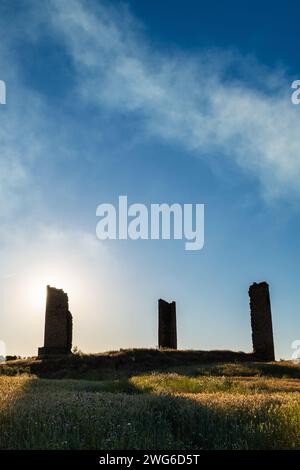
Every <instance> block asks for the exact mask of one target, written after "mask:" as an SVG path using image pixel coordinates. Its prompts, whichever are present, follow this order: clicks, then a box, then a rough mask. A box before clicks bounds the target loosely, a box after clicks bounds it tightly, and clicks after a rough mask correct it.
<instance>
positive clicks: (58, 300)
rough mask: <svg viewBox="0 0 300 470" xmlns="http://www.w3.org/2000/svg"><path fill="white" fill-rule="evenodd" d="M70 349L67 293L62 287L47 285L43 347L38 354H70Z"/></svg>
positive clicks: (70, 331)
mask: <svg viewBox="0 0 300 470" xmlns="http://www.w3.org/2000/svg"><path fill="white" fill-rule="evenodd" d="M71 349H72V315H71V313H70V312H69V302H68V295H67V294H66V293H65V292H64V291H63V290H62V289H56V288H55V287H50V286H47V300H46V315H45V339H44V347H42V348H39V351H38V354H39V356H47V355H52V354H70V353H71Z"/></svg>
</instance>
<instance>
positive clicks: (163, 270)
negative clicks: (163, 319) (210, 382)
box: [0, 0, 300, 358]
mask: <svg viewBox="0 0 300 470" xmlns="http://www.w3.org/2000/svg"><path fill="white" fill-rule="evenodd" d="M241 3H243V4H242V5H241ZM299 13H300V6H299V5H297V3H296V2H293V1H289V2H276V4H275V5H274V2H264V4H263V5H261V2H258V1H251V2H248V1H247V2H246V1H245V2H237V1H228V2H221V1H219V2H214V4H213V5H212V3H211V2H208V1H194V0H189V1H186V2H179V1H174V0H173V1H172V2H171V1H169V0H165V1H164V2H158V1H153V0H152V1H150V0H149V1H148V0H144V1H137V0H136V1H129V2H127V3H123V2H119V1H111V2H102V1H86V2H83V1H79V0H78V1H77V0H68V1H65V0H59V1H58V0H49V1H45V2H43V4H42V5H41V2H38V1H30V0H28V1H16V0H10V1H5V0H1V2H0V18H1V19H0V34H1V41H0V79H2V80H5V82H6V86H7V104H6V105H5V106H0V198H1V208H2V209H1V228H0V238H1V247H0V250H1V260H2V263H1V271H0V276H1V283H0V296H1V299H2V301H1V303H2V307H1V334H0V339H2V340H3V341H4V342H5V343H6V346H7V351H8V353H17V354H23V355H31V354H35V353H36V350H37V347H38V346H41V345H42V342H43V326H44V305H43V302H44V298H43V295H44V286H45V285H46V284H48V283H49V284H52V285H55V286H56V287H61V288H64V289H65V291H67V292H68V293H69V297H70V307H71V311H72V313H73V317H74V343H75V344H76V345H78V347H79V348H80V349H82V350H84V351H87V352H96V351H102V350H108V349H118V348H120V347H142V346H146V347H151V346H156V344H157V332H156V330H157V312H156V308H157V305H156V303H157V299H158V298H159V297H163V298H165V299H166V300H176V301H177V309H178V340H179V347H183V348H194V349H221V348H222V349H227V348H228V349H235V350H246V351H250V350H251V330H250V315H249V306H248V295H247V290H248V287H249V285H250V283H252V282H253V281H261V280H267V281H268V282H269V283H270V289H271V296H272V297H271V301H272V307H273V327H274V336H275V348H276V356H277V358H280V357H285V358H290V357H291V354H292V349H291V343H292V341H294V340H295V339H299V334H300V321H299V312H298V305H299V292H298V291H299V289H298V284H299V281H298V280H299V266H300V256H299V247H298V245H299V233H300V222H299V193H300V185H299V180H300V153H299V152H300V132H299V130H300V129H299V123H300V115H299V113H300V107H297V106H295V105H292V103H291V100H290V96H291V89H290V86H291V83H292V81H293V80H295V79H299V78H300V71H299V67H300V66H299V60H298V50H297V42H298V31H299V27H298V18H299ZM121 194H126V195H127V196H128V199H129V203H134V202H140V203H144V204H151V203H162V202H166V203H169V204H171V203H174V202H178V203H204V204H205V246H204V248H203V250H201V251H199V252H187V251H185V250H184V243H183V242H182V241H107V242H105V243H104V242H101V241H99V240H97V239H96V234H95V229H96V223H97V219H96V216H95V212H96V207H97V205H98V204H100V203H102V202H110V203H117V200H118V196H119V195H121Z"/></svg>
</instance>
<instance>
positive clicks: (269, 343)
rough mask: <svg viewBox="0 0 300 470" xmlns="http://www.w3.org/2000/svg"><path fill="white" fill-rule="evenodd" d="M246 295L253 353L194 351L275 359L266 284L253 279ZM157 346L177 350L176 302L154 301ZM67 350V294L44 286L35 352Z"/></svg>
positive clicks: (69, 319)
mask: <svg viewBox="0 0 300 470" xmlns="http://www.w3.org/2000/svg"><path fill="white" fill-rule="evenodd" d="M249 296H250V310H251V327H252V342H253V352H252V353H242V352H239V353H234V352H232V351H198V354H200V353H201V355H202V356H201V357H202V358H203V360H204V361H205V360H209V359H210V358H213V357H218V360H221V359H222V358H223V359H224V360H225V359H226V358H227V360H230V359H229V358H232V360H236V358H237V357H239V359H240V360H251V361H253V360H261V361H274V360H275V354H274V342H273V328H272V316H271V303H270V295H269V285H268V284H267V283H266V282H260V283H258V284H257V283H256V282H255V283H254V284H252V285H251V286H250V288H249ZM158 346H159V348H167V349H177V325H176V302H170V303H169V302H166V301H165V300H162V299H159V301H158ZM71 349H72V315H71V313H70V312H69V302H68V296H67V294H66V293H65V292H64V291H63V290H62V289H56V288H54V287H50V286H47V301H46V315H45V340H44V346H43V347H41V348H39V350H38V355H39V357H45V356H49V355H58V354H70V353H71ZM220 358H221V359H220ZM210 360H211V359H210Z"/></svg>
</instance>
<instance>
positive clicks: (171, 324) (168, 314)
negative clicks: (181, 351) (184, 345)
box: [158, 299, 177, 349]
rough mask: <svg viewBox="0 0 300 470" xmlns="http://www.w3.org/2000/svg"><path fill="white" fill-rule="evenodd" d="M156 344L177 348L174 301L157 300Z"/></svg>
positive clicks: (160, 346)
mask: <svg viewBox="0 0 300 470" xmlns="http://www.w3.org/2000/svg"><path fill="white" fill-rule="evenodd" d="M158 346H159V348H170V349H177V327H176V302H171V303H169V302H166V301H165V300H162V299H159V301H158Z"/></svg>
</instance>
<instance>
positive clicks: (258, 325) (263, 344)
mask: <svg viewBox="0 0 300 470" xmlns="http://www.w3.org/2000/svg"><path fill="white" fill-rule="evenodd" d="M249 297H250V310H251V327H252V342H253V352H254V354H255V355H256V356H257V357H258V358H259V359H262V360H264V361H274V360H275V353H274V342H273V327H272V314H271V302H270V294H269V285H268V284H267V283H266V282H260V283H259V284H257V283H256V282H254V284H252V285H251V286H250V288H249Z"/></svg>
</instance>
